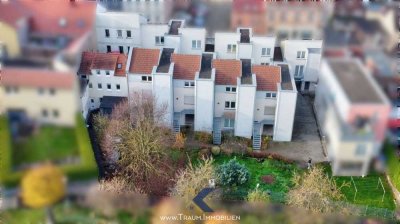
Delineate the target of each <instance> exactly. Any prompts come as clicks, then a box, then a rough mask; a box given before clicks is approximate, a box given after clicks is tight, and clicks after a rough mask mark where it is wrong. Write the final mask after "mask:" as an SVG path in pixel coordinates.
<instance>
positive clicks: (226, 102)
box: [224, 101, 236, 110]
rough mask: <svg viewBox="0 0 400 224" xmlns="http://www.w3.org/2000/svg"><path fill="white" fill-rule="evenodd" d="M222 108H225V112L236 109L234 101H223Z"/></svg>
mask: <svg viewBox="0 0 400 224" xmlns="http://www.w3.org/2000/svg"><path fill="white" fill-rule="evenodd" d="M227 105H228V106H227ZM224 106H225V110H234V109H236V101H225V105H224Z"/></svg>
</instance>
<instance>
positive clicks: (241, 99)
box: [235, 74, 257, 138]
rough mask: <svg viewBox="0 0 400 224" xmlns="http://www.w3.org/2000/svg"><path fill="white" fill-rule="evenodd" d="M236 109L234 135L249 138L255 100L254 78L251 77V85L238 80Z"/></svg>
mask: <svg viewBox="0 0 400 224" xmlns="http://www.w3.org/2000/svg"><path fill="white" fill-rule="evenodd" d="M238 83H240V84H239V85H238V89H237V90H238V91H237V99H236V102H237V109H236V116H235V135H236V136H241V137H246V138H251V136H252V135H253V122H254V104H255V98H256V88H257V83H256V77H255V75H254V74H253V75H252V84H242V83H241V82H240V78H238Z"/></svg>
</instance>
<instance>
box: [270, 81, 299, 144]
mask: <svg viewBox="0 0 400 224" xmlns="http://www.w3.org/2000/svg"><path fill="white" fill-rule="evenodd" d="M296 101H297V91H286V90H281V89H280V86H278V94H277V103H276V112H275V113H276V116H275V123H274V137H273V139H274V141H291V140H292V130H293V123H294V115H295V112H296ZM288 130H290V131H288Z"/></svg>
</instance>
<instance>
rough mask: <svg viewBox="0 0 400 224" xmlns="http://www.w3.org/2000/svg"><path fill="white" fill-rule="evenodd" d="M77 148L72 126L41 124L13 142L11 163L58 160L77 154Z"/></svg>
mask: <svg viewBox="0 0 400 224" xmlns="http://www.w3.org/2000/svg"><path fill="white" fill-rule="evenodd" d="M78 154H79V149H78V144H77V139H76V134H75V129H74V128H67V127H57V126H42V127H40V129H39V130H38V131H37V132H36V133H34V134H33V135H32V136H30V137H28V138H27V139H23V140H20V141H17V142H13V164H14V165H20V164H22V163H33V162H39V161H45V160H59V159H62V158H65V157H68V156H78Z"/></svg>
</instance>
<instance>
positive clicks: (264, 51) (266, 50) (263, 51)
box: [261, 47, 271, 56]
mask: <svg viewBox="0 0 400 224" xmlns="http://www.w3.org/2000/svg"><path fill="white" fill-rule="evenodd" d="M270 55H271V48H265V47H264V48H262V49H261V56H270Z"/></svg>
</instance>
